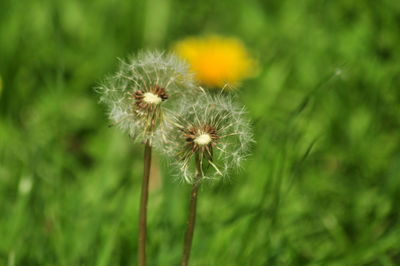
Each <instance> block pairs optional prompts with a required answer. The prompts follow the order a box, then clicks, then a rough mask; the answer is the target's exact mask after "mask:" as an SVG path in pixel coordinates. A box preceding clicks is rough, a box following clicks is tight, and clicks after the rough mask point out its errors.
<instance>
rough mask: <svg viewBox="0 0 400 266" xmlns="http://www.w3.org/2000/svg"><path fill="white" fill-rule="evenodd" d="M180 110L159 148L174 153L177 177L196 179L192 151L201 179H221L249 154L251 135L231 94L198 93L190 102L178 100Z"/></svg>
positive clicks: (241, 110)
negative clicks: (198, 166) (164, 143)
mask: <svg viewBox="0 0 400 266" xmlns="http://www.w3.org/2000/svg"><path fill="white" fill-rule="evenodd" d="M180 106H181V109H180V110H179V111H178V113H177V116H176V117H175V119H174V122H173V123H170V126H169V127H168V132H167V133H166V135H167V136H168V137H167V143H166V145H165V148H164V149H163V150H164V151H165V153H166V155H167V156H171V155H174V156H175V157H174V160H173V161H172V164H173V165H174V166H175V169H176V170H177V176H178V178H182V179H183V181H186V182H188V183H193V182H195V181H196V180H197V178H196V175H197V170H196V167H195V157H196V153H197V154H198V156H199V160H200V165H201V173H200V176H201V180H203V179H218V178H224V177H226V176H227V175H228V173H229V172H230V171H231V170H234V169H238V168H239V167H240V165H241V162H242V161H243V159H245V158H246V157H247V156H248V154H249V148H250V145H251V143H252V142H253V135H252V131H251V126H250V122H249V120H248V119H247V118H246V114H245V110H244V108H242V107H240V106H238V105H237V104H236V103H235V102H234V100H233V98H232V96H228V95H222V94H219V95H210V94H207V93H205V92H204V93H201V94H200V95H199V96H198V97H197V98H196V100H195V101H194V102H191V103H185V102H182V103H181V105H180Z"/></svg>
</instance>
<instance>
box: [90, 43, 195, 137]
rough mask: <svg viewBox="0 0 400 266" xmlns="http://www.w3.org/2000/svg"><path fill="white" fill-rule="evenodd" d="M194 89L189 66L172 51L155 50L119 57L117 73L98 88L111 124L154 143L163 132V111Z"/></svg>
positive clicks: (191, 94) (170, 107)
mask: <svg viewBox="0 0 400 266" xmlns="http://www.w3.org/2000/svg"><path fill="white" fill-rule="evenodd" d="M197 90H198V89H197V87H196V86H195V85H194V79H193V75H192V74H191V73H190V72H189V67H188V65H187V64H186V63H185V62H184V61H182V60H180V59H179V58H178V57H177V56H175V55H174V54H168V53H163V52H158V51H155V52H140V53H139V54H138V55H137V56H133V57H131V58H129V59H128V60H126V61H122V60H121V61H120V63H119V66H118V70H117V72H116V73H115V74H113V75H111V76H109V77H108V78H106V80H105V81H104V82H103V83H102V84H101V85H100V86H99V87H98V88H97V91H98V92H99V93H100V102H102V103H104V104H105V105H106V106H107V112H108V117H109V119H110V120H111V122H112V125H116V126H117V127H119V128H120V129H122V130H123V131H124V132H127V133H128V134H129V135H131V136H132V137H133V138H135V139H136V140H138V141H142V142H145V141H151V142H153V139H154V137H155V136H156V135H160V134H162V132H160V129H161V128H162V127H164V123H165V113H168V112H169V111H171V110H174V109H175V107H176V102H177V100H178V99H180V98H190V97H193V95H194V94H196V92H197ZM161 131H163V130H161Z"/></svg>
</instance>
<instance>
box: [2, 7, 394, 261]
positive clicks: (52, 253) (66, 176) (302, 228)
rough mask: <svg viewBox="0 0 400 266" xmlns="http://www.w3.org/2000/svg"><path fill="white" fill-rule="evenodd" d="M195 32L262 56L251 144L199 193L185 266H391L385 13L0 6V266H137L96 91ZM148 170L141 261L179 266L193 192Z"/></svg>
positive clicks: (389, 21)
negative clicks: (123, 67) (125, 62)
mask: <svg viewBox="0 0 400 266" xmlns="http://www.w3.org/2000/svg"><path fill="white" fill-rule="evenodd" d="M207 33H213V34H222V35H227V36H236V37H238V38H240V39H241V40H242V41H243V42H244V43H246V45H247V47H248V48H249V49H250V51H251V53H252V54H253V55H254V56H255V57H256V58H258V60H259V64H260V73H259V75H258V77H257V78H254V79H251V80H248V81H246V82H244V83H243V86H242V88H241V89H240V91H239V94H240V99H241V100H242V101H243V103H244V104H245V105H246V106H247V109H248V110H249V115H250V116H251V118H252V119H253V121H254V130H255V138H256V140H257V144H256V145H255V146H254V149H253V155H252V156H251V157H250V158H249V160H248V161H247V162H246V163H245V165H244V168H243V170H242V171H241V172H239V173H238V174H233V175H232V178H231V179H230V180H229V181H228V182H220V183H215V184H207V185H205V186H203V188H202V190H201V193H200V197H199V209H198V224H197V228H196V232H195V239H194V243H193V251H192V257H191V262H192V263H191V265H194V266H196V265H197V266H200V265H201V266H203V265H204V266H207V265H211V266H213V265H218V266H220V265H221V266H222V265H224V266H225V265H226V266H230V265H240V266H242V265H254V266H259V265H344V266H346V265H388V266H389V265H400V223H399V205H398V204H399V201H400V137H399V136H400V135H399V132H400V131H399V129H400V63H399V62H400V48H399V47H400V46H399V45H400V2H399V1H393V0H381V1H373V0H366V1H348V0H336V1H324V0H320V1H318V0H299V1H297V0H270V1H267V0H265V1H253V0H249V1H241V0H219V1H212V0H203V1H183V0H142V1H134V0H133V1H122V0H111V1H110V0H97V1H81V0H68V1H52V0H35V1H27V0H21V1H14V0H1V1H0V76H1V85H0V265H8V266H14V265H23V266H25V265H26V266H30V265H40V266H47V265H49V266H51V265H57V266H58V265H60V266H64V265H65V266H71V265H96V266H108V265H135V264H136V248H137V247H136V244H137V243H136V242H137V241H136V235H137V224H138V220H137V213H138V205H139V204H138V203H139V201H138V199H139V191H140V182H141V176H142V151H143V148H142V146H141V145H137V144H133V143H132V142H131V141H130V139H129V138H128V137H127V136H126V135H124V134H122V133H120V132H119V130H118V129H116V128H109V127H108V121H107V119H106V115H105V113H104V111H105V110H104V107H103V106H101V105H99V104H98V103H97V102H98V95H96V93H95V92H94V91H93V87H94V86H96V85H97V84H98V82H99V81H100V80H101V79H102V78H103V77H104V75H106V74H107V73H111V72H113V71H114V70H115V69H116V63H117V60H116V58H124V57H126V56H127V55H128V54H131V53H134V52H136V51H137V50H139V49H148V48H159V49H169V48H170V47H171V46H172V45H173V44H174V42H175V41H177V40H179V39H181V38H184V37H186V36H188V35H201V34H207ZM156 156H157V155H156ZM157 158H158V159H157ZM157 158H156V159H155V166H154V169H153V176H152V179H153V182H152V191H151V195H150V196H151V198H150V206H149V210H150V212H149V242H148V255H149V265H162V266H168V265H178V264H179V260H180V256H181V250H182V242H183V233H184V228H185V222H186V221H185V219H186V213H187V205H188V197H189V192H190V186H189V185H186V184H181V183H179V182H177V181H176V180H174V178H173V177H172V176H171V175H170V174H169V172H168V170H167V168H168V167H167V165H166V164H165V163H163V162H162V160H161V159H159V157H157Z"/></svg>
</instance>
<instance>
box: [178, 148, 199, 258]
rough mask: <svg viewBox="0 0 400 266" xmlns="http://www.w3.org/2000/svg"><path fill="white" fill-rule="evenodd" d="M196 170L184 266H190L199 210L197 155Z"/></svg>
mask: <svg viewBox="0 0 400 266" xmlns="http://www.w3.org/2000/svg"><path fill="white" fill-rule="evenodd" d="M196 170H197V175H196V179H195V180H194V182H193V185H192V193H191V198H190V205H189V216H188V223H187V228H186V233H185V242H184V244H183V256H182V264H181V265H182V266H187V265H189V258H190V251H191V249H192V242H193V233H194V227H195V225H196V209H197V194H198V192H199V188H200V179H201V164H200V159H199V155H198V154H196Z"/></svg>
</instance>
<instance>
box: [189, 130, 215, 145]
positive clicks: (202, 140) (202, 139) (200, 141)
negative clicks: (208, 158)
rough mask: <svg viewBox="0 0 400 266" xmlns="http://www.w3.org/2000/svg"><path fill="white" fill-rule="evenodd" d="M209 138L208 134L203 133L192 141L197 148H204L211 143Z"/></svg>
mask: <svg viewBox="0 0 400 266" xmlns="http://www.w3.org/2000/svg"><path fill="white" fill-rule="evenodd" d="M211 140H212V139H211V136H210V134H208V133H203V134H201V135H199V136H197V137H196V138H195V139H194V140H193V141H194V142H195V143H196V144H197V145H199V146H204V145H207V144H209V143H210V142H211Z"/></svg>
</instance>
